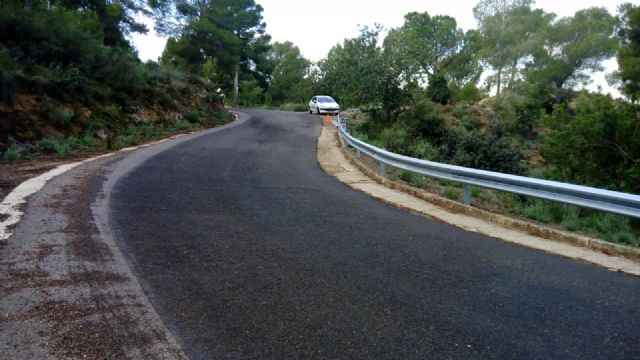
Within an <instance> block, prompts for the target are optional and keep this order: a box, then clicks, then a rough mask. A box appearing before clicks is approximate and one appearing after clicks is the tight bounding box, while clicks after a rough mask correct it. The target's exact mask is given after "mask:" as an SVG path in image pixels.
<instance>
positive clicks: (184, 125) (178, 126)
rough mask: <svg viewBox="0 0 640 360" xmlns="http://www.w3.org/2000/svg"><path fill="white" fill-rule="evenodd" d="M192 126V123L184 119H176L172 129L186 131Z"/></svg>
mask: <svg viewBox="0 0 640 360" xmlns="http://www.w3.org/2000/svg"><path fill="white" fill-rule="evenodd" d="M193 128H194V125H193V124H192V123H190V122H189V121H186V120H180V121H176V123H175V124H174V125H173V129H174V130H176V131H186V130H191V129H193Z"/></svg>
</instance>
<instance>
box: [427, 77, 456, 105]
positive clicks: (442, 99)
mask: <svg viewBox="0 0 640 360" xmlns="http://www.w3.org/2000/svg"><path fill="white" fill-rule="evenodd" d="M427 96H428V97H429V98H430V99H431V100H433V101H434V102H438V103H440V104H448V103H449V102H451V90H449V86H448V85H447V79H446V78H445V77H444V76H443V75H439V74H437V75H431V76H429V85H428V86H427Z"/></svg>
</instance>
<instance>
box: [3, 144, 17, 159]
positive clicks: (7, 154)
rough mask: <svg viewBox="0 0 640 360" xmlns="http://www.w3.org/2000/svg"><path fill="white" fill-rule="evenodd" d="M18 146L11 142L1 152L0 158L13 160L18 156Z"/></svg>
mask: <svg viewBox="0 0 640 360" xmlns="http://www.w3.org/2000/svg"><path fill="white" fill-rule="evenodd" d="M20 153H21V151H20V148H18V147H17V146H16V145H15V144H12V145H11V146H9V147H8V148H7V150H5V151H4V153H3V154H2V160H4V161H9V162H13V161H16V160H18V159H19V158H20Z"/></svg>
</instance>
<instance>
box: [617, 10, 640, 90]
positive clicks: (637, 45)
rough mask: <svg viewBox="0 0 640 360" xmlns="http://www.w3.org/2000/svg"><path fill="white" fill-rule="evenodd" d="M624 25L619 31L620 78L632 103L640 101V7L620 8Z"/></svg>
mask: <svg viewBox="0 0 640 360" xmlns="http://www.w3.org/2000/svg"><path fill="white" fill-rule="evenodd" d="M620 12H621V18H622V24H621V26H620V29H619V30H618V38H619V40H620V43H621V45H620V49H619V50H618V68H619V70H618V74H617V75H618V76H619V78H620V79H621V80H622V87H621V91H622V92H623V93H624V94H625V95H626V96H627V97H628V98H629V99H631V100H632V101H634V102H637V101H638V100H639V99H640V6H637V5H632V4H624V5H622V6H621V7H620Z"/></svg>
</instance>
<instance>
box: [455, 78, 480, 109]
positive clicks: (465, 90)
mask: <svg viewBox="0 0 640 360" xmlns="http://www.w3.org/2000/svg"><path fill="white" fill-rule="evenodd" d="M450 88H451V99H452V100H453V101H454V102H460V101H463V102H466V103H469V104H475V103H477V102H478V101H480V100H482V99H483V98H485V97H486V96H487V94H486V93H484V92H483V91H482V90H480V88H478V87H477V86H476V84H474V83H471V82H470V83H467V84H465V85H464V86H462V87H458V86H450Z"/></svg>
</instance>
